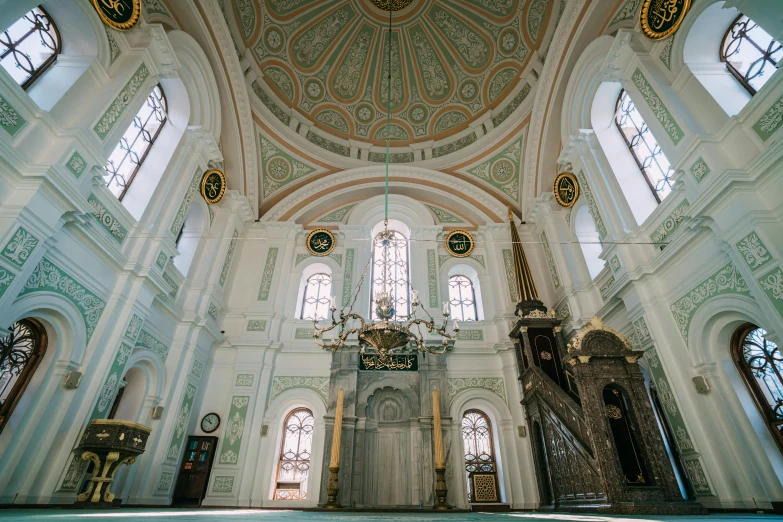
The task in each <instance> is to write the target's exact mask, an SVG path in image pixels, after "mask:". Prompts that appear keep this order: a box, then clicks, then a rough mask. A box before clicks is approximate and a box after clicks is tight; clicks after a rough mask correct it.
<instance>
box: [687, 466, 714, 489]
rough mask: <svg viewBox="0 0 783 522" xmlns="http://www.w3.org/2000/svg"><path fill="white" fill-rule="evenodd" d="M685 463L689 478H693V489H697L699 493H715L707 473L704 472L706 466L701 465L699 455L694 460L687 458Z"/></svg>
mask: <svg viewBox="0 0 783 522" xmlns="http://www.w3.org/2000/svg"><path fill="white" fill-rule="evenodd" d="M683 465H684V466H685V471H686V473H688V478H690V479H691V485H692V486H693V491H695V492H696V494H697V495H714V493H713V492H712V488H710V483H709V481H708V480H707V475H706V473H704V468H703V467H702V465H701V460H700V459H699V458H698V457H696V458H694V459H692V460H686V461H685V462H684V463H683Z"/></svg>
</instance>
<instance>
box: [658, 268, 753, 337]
mask: <svg viewBox="0 0 783 522" xmlns="http://www.w3.org/2000/svg"><path fill="white" fill-rule="evenodd" d="M723 294H738V295H743V296H746V297H752V296H751V295H750V289H749V288H748V284H747V283H746V282H745V280H744V279H743V278H742V276H741V275H740V273H739V270H737V268H736V267H735V266H734V265H733V264H731V263H728V264H726V265H724V266H723V267H722V268H720V269H719V270H718V271H716V272H715V273H713V274H712V275H710V276H709V277H708V278H707V279H705V280H704V281H702V282H701V283H699V284H698V285H696V287H695V288H693V290H691V291H689V292H688V293H687V294H685V295H684V296H683V297H681V298H679V299H678V300H676V301H675V302H674V303H672V305H671V307H670V308H671V311H672V315H674V320H675V321H676V322H677V328H679V330H680V334H681V335H682V338H683V340H685V344H686V345H687V344H688V327H689V326H690V324H691V320H693V316H694V315H695V314H696V312H697V311H698V310H699V308H701V306H702V305H703V304H704V303H705V302H706V301H707V300H708V299H710V298H712V297H714V296H717V295H723Z"/></svg>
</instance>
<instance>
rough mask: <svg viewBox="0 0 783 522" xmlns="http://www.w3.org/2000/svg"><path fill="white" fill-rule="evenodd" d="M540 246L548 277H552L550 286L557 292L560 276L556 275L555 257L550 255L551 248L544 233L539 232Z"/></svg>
mask: <svg viewBox="0 0 783 522" xmlns="http://www.w3.org/2000/svg"><path fill="white" fill-rule="evenodd" d="M541 244H542V245H543V247H544V255H545V256H546V263H547V266H548V267H549V275H550V277H552V285H554V287H555V290H557V289H558V288H560V276H559V275H558V274H557V264H556V263H555V256H554V254H553V253H552V247H551V246H549V239H547V237H546V232H541Z"/></svg>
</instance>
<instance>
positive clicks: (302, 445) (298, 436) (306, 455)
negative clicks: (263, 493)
mask: <svg viewBox="0 0 783 522" xmlns="http://www.w3.org/2000/svg"><path fill="white" fill-rule="evenodd" d="M314 427H315V418H314V417H313V412H311V411H310V410H308V409H306V408H297V409H295V410H294V411H292V412H291V413H289V414H288V416H287V417H286V418H285V421H284V422H283V436H282V439H283V441H282V443H281V444H280V460H279V462H278V464H277V477H276V483H275V493H274V500H305V499H306V498H307V478H308V474H309V473H310V452H311V450H312V446H313V429H314Z"/></svg>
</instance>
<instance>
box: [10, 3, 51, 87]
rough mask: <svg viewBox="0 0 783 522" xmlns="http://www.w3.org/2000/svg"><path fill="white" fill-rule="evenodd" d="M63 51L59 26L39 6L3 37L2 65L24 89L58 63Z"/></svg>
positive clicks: (15, 23) (17, 22)
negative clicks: (58, 57) (59, 55)
mask: <svg viewBox="0 0 783 522" xmlns="http://www.w3.org/2000/svg"><path fill="white" fill-rule="evenodd" d="M61 50H62V49H61V44H60V33H59V31H58V30H57V26H56V25H55V24H54V22H53V21H52V19H51V18H50V17H49V14H48V13H47V12H46V11H45V10H44V9H43V7H40V6H39V7H35V8H33V9H32V10H31V11H29V12H28V13H27V14H25V15H24V16H23V17H22V18H20V19H19V20H17V21H16V22H14V24H13V25H12V26H11V27H9V28H8V29H6V30H5V31H4V32H3V33H2V34H0V64H2V66H3V68H4V69H5V70H6V71H8V74H10V75H11V76H12V77H13V79H14V80H16V83H18V84H19V85H21V86H22V88H23V89H27V88H29V87H30V86H31V85H32V84H33V82H34V81H35V80H36V79H38V78H39V77H40V76H41V74H43V72H44V71H46V69H48V68H49V66H51V65H52V64H53V63H54V62H55V60H57V55H58V54H60V51H61Z"/></svg>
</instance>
